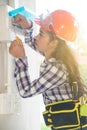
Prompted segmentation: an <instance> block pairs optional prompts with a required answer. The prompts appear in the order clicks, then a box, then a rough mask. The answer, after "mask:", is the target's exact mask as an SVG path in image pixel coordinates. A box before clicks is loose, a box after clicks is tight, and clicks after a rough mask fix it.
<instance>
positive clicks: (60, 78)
mask: <svg viewBox="0 0 87 130" xmlns="http://www.w3.org/2000/svg"><path fill="white" fill-rule="evenodd" d="M15 63H16V68H15V78H16V83H17V87H18V90H19V93H20V95H21V96H22V97H24V98H26V97H32V96H34V95H38V94H40V93H43V92H45V91H47V90H48V89H51V88H53V87H59V86H61V85H62V84H64V82H65V81H66V72H65V69H64V68H63V67H60V65H59V67H58V68H56V67H55V66H53V65H52V63H51V62H47V63H46V62H44V63H43V64H42V65H41V68H40V69H41V72H40V77H39V78H38V79H36V80H34V81H33V82H31V81H30V76H29V72H28V63H27V58H24V59H21V58H20V59H19V60H17V61H16V62H15Z"/></svg>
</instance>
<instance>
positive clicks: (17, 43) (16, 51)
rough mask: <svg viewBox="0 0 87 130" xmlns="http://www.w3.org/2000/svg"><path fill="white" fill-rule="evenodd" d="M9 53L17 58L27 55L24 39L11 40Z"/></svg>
mask: <svg viewBox="0 0 87 130" xmlns="http://www.w3.org/2000/svg"><path fill="white" fill-rule="evenodd" d="M9 53H10V54H11V55H12V56H14V57H16V58H23V57H25V50H24V47H23V44H22V41H21V40H20V39H19V38H18V40H17V39H16V40H14V41H12V42H11V45H10V47H9Z"/></svg>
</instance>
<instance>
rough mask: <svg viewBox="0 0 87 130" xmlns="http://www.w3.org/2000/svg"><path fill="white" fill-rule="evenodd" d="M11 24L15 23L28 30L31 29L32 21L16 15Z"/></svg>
mask: <svg viewBox="0 0 87 130" xmlns="http://www.w3.org/2000/svg"><path fill="white" fill-rule="evenodd" d="M13 23H15V24H17V25H19V26H21V27H22V28H25V29H30V28H31V27H32V21H31V20H27V19H26V18H25V17H24V16H22V15H20V14H17V15H16V16H15V17H14V20H13Z"/></svg>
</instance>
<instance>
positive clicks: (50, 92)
mask: <svg viewBox="0 0 87 130" xmlns="http://www.w3.org/2000/svg"><path fill="white" fill-rule="evenodd" d="M35 22H36V24H38V25H39V26H40V30H39V34H38V35H37V36H36V37H35V39H34V40H32V37H31V35H32V26H33V24H32V21H30V20H29V21H28V20H27V19H26V18H25V17H24V16H21V15H17V16H16V17H15V18H14V23H15V24H18V25H20V26H21V27H22V28H24V29H25V42H26V43H29V45H30V46H31V47H33V48H34V49H36V50H38V51H40V52H41V53H42V54H44V56H45V60H44V62H43V63H42V64H41V66H40V76H39V78H38V79H35V80H34V81H33V82H31V81H30V77H29V73H28V62H27V57H26V55H25V51H24V48H23V45H22V41H21V40H20V39H19V42H20V43H21V44H17V40H14V41H12V43H11V46H10V48H9V52H10V54H11V55H13V56H14V57H15V58H16V60H15V65H16V67H15V78H16V83H17V87H18V90H19V93H20V95H21V96H22V97H23V98H27V97H32V96H35V95H38V94H42V95H43V99H44V104H45V106H46V111H45V112H44V113H43V116H44V119H45V122H46V125H47V126H50V127H51V129H52V130H67V129H73V130H74V129H77V130H80V129H81V128H82V126H81V123H80V116H79V105H78V99H79V97H81V96H82V95H83V94H84V93H85V90H84V88H85V85H83V83H82V80H81V77H80V72H79V69H78V64H77V62H76V60H75V58H74V56H73V54H72V52H71V50H70V48H69V46H68V44H67V41H71V42H73V41H74V40H75V39H76V36H77V32H78V23H77V21H76V19H75V18H74V17H73V16H72V14H71V13H69V12H67V11H65V10H56V11H54V12H52V13H51V14H48V15H47V16H46V17H45V18H43V15H41V16H40V18H39V19H36V21H35ZM30 43H31V44H30ZM73 84H75V85H78V86H76V88H75V90H78V92H77V93H74V92H75V91H74V92H72V87H73V88H74V86H73ZM73 95H77V97H75V96H73ZM74 98H75V100H76V101H73V99H74ZM75 104H77V105H76V106H77V107H75ZM50 109H51V110H50ZM59 109H60V110H59ZM74 109H75V112H76V113H78V117H77V115H76V114H75V112H74V113H73V112H72V113H69V112H67V113H66V112H65V113H64V114H63V113H62V114H61V115H59V114H58V113H60V111H68V110H72V111H73V110H74ZM71 119H72V120H71ZM84 130H85V128H84Z"/></svg>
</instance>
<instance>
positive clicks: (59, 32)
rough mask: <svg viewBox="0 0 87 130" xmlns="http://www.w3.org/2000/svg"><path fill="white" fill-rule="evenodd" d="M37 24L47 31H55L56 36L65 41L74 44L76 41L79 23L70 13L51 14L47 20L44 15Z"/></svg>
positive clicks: (57, 12) (63, 11)
mask: <svg viewBox="0 0 87 130" xmlns="http://www.w3.org/2000/svg"><path fill="white" fill-rule="evenodd" d="M35 22H36V24H38V25H39V26H40V27H41V28H43V29H45V30H48V31H54V32H55V34H56V36H58V37H60V38H62V39H64V40H67V41H71V42H72V41H74V40H75V39H76V36H77V32H78V27H79V26H78V22H77V20H76V19H75V18H74V16H73V15H72V14H71V13H70V12H68V11H65V10H56V11H54V12H52V13H49V14H48V15H47V16H46V17H45V18H43V14H42V15H41V16H40V17H39V19H36V20H35Z"/></svg>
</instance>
